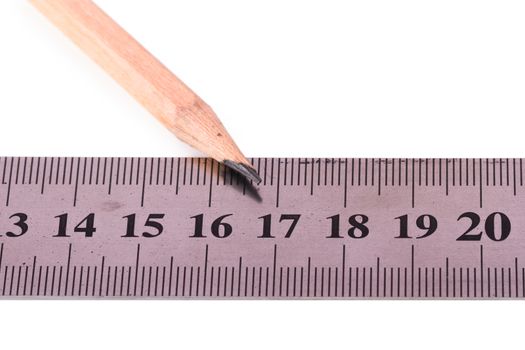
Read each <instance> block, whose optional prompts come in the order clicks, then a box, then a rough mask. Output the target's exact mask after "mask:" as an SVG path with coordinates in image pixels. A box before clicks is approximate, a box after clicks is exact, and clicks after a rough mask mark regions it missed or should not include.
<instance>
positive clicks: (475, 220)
mask: <svg viewBox="0 0 525 350" xmlns="http://www.w3.org/2000/svg"><path fill="white" fill-rule="evenodd" d="M463 218H467V219H469V220H470V227H469V228H468V229H467V231H465V233H463V234H462V235H461V236H459V237H458V238H457V240H458V241H480V240H481V236H482V235H483V231H479V232H478V233H475V234H469V233H470V232H471V231H473V230H474V229H475V228H476V227H478V225H479V223H480V222H481V218H480V216H479V215H478V214H476V213H473V212H466V213H463V214H461V215H460V216H459V217H458V221H459V220H461V219H463ZM497 218H499V223H500V225H499V226H496V219H497ZM510 231H511V223H510V220H509V218H508V216H507V215H505V214H503V213H499V212H495V213H492V214H490V215H489V216H487V219H486V220H485V233H486V235H487V237H488V238H490V239H491V240H493V241H503V240H505V239H507V237H509V235H510Z"/></svg>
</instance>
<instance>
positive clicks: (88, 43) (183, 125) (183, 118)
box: [29, 0, 261, 184]
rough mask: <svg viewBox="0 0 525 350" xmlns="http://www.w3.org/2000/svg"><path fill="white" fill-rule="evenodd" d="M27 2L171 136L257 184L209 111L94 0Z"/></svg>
mask: <svg viewBox="0 0 525 350" xmlns="http://www.w3.org/2000/svg"><path fill="white" fill-rule="evenodd" d="M29 1H30V2H31V3H32V4H33V5H34V6H35V7H36V8H37V9H38V10H39V11H40V12H42V13H43V14H44V15H45V16H46V17H47V18H48V19H49V20H50V21H51V22H53V23H54V24H55V25H56V26H57V27H58V28H59V29H60V30H61V31H62V32H64V34H66V35H67V36H68V37H69V38H70V39H71V40H73V41H74V42H75V43H76V45H77V46H79V47H80V48H81V49H82V50H83V51H84V52H85V53H86V54H87V55H88V56H90V57H91V58H92V59H93V60H94V61H95V62H96V63H98V65H100V66H101V67H102V68H103V69H104V70H105V71H106V72H107V73H108V74H110V75H111V76H112V77H113V78H114V79H115V80H116V81H117V82H118V83H119V84H120V85H121V86H122V87H123V88H124V89H126V90H127V91H128V93H130V94H131V95H132V96H133V97H134V98H135V99H136V100H137V101H138V102H140V103H141V104H142V105H143V106H144V107H145V108H146V109H147V110H149V112H150V113H151V114H152V115H153V116H155V117H156V118H157V119H158V120H159V121H160V122H161V123H162V124H164V125H165V126H166V127H167V128H168V129H169V130H170V131H171V132H173V134H175V136H177V137H178V138H179V139H181V140H182V141H184V142H186V143H187V144H189V145H190V146H192V147H194V148H196V149H198V150H200V151H202V152H204V153H205V154H206V155H208V156H209V157H211V158H214V159H216V160H217V161H219V162H222V163H223V164H225V165H226V166H228V167H230V168H232V169H233V170H235V171H236V172H238V173H240V174H242V175H243V176H244V177H246V178H247V179H248V180H252V181H253V182H255V183H257V184H258V183H260V182H261V178H260V177H259V175H258V174H257V171H256V170H255V169H254V168H253V167H252V165H251V163H250V162H249V161H248V160H247V159H246V157H245V156H244V155H243V154H242V152H241V151H240V149H239V148H238V147H237V145H236V144H235V142H234V141H233V139H232V138H231V136H230V135H229V134H228V132H227V131H226V129H225V128H224V126H223V125H222V123H221V121H220V120H219V118H218V117H217V115H216V114H215V113H214V112H213V110H212V109H211V108H210V107H209V106H208V105H207V104H206V103H205V102H204V101H203V100H202V99H201V98H200V97H199V96H197V94H195V93H194V92H193V91H192V90H191V89H190V88H189V87H188V86H187V85H186V84H184V83H183V82H182V81H181V80H180V79H179V78H177V77H176V76H175V75H174V74H173V73H172V72H170V70H169V69H168V68H166V67H165V66H164V65H163V64H162V63H161V62H160V61H159V60H157V59H156V58H155V57H154V56H153V55H152V54H151V53H149V52H148V51H147V50H146V49H145V48H144V47H143V46H142V45H141V44H140V43H138V42H137V41H136V40H135V39H134V38H133V37H132V36H131V35H129V34H128V33H127V32H126V31H125V30H124V29H123V28H122V27H120V26H119V25H118V24H117V23H116V22H115V21H113V20H112V19H111V18H110V17H109V16H108V15H107V14H106V13H104V11H102V10H101V9H100V8H99V7H98V6H97V5H96V4H95V3H93V2H92V1H90V0H29Z"/></svg>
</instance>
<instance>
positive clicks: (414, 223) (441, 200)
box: [0, 157, 525, 299]
mask: <svg viewBox="0 0 525 350" xmlns="http://www.w3.org/2000/svg"><path fill="white" fill-rule="evenodd" d="M251 161H252V164H253V165H254V167H255V168H256V169H257V171H258V172H259V174H260V175H261V177H262V178H263V182H262V183H261V184H260V185H259V186H253V185H252V184H250V183H246V182H245V181H244V180H243V179H241V178H240V177H239V176H237V175H236V174H234V173H232V172H230V171H229V170H228V169H225V168H224V166H222V165H221V164H219V163H217V162H215V161H213V160H210V159H206V158H71V157H69V158H68V157H54V158H51V157H49V158H39V157H0V180H1V182H0V297H2V298H74V299H77V298H88V299H94V298H177V299H187V298H189V299H193V298H198V299H212V298H213V299H216V298H217V299H258V298H262V299H268V298H269V299H288V298H289V299H300V298H308V299H318V298H323V299H354V298H357V299H398V298H399V299H419V298H435V299H438V298H441V299H446V298H455V299H473V298H476V299H487V298H490V299H495V298H498V299H499V298H507V299H508V298H523V297H524V296H525V265H524V264H523V261H524V260H525V256H524V255H525V254H524V253H525V237H524V232H523V228H524V227H525V216H524V215H523V208H525V205H524V204H525V190H524V187H523V160H522V159H485V158H483V159H437V158H429V159H397V158H396V159H384V158H383V159H379V158H376V159H370V158H368V159H364V158H363V159H361V158H354V159H351V158H254V159H251Z"/></svg>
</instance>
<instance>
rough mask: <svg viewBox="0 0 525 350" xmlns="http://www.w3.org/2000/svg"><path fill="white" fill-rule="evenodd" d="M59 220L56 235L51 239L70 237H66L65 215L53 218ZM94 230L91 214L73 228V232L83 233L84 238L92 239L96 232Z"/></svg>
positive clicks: (93, 219) (93, 220)
mask: <svg viewBox="0 0 525 350" xmlns="http://www.w3.org/2000/svg"><path fill="white" fill-rule="evenodd" d="M55 218H57V219H59V222H58V233H57V234H56V235H54V236H53V237H71V236H68V235H67V218H68V215H67V214H62V215H58V216H55ZM96 231H97V229H96V228H95V214H94V213H91V214H89V215H88V216H86V217H85V218H84V219H83V220H82V221H81V222H79V223H78V225H76V226H75V229H74V232H83V233H84V235H85V236H86V237H93V233H94V232H96Z"/></svg>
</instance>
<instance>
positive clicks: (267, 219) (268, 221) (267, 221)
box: [258, 214, 301, 238]
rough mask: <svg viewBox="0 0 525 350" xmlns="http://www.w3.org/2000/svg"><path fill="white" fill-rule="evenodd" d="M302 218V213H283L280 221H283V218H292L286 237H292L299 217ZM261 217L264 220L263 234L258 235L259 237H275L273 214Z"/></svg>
mask: <svg viewBox="0 0 525 350" xmlns="http://www.w3.org/2000/svg"><path fill="white" fill-rule="evenodd" d="M300 218H301V215H299V214H282V215H281V217H280V219H279V222H282V221H283V220H291V221H292V223H291V224H290V227H289V228H288V231H287V232H286V234H285V235H284V238H290V237H291V235H292V233H293V230H294V229H295V226H297V223H298V222H299V219H300ZM259 219H262V220H263V234H262V235H261V236H258V238H275V236H272V214H268V215H264V216H261V217H260V218H259Z"/></svg>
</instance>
